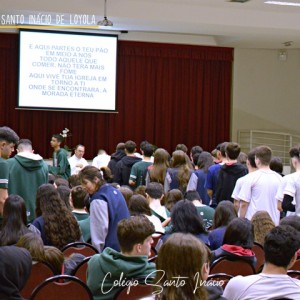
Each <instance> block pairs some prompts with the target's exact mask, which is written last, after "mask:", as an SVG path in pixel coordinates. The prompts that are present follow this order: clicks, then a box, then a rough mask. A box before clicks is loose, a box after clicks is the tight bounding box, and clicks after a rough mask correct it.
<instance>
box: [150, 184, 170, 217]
mask: <svg viewBox="0 0 300 300" xmlns="http://www.w3.org/2000/svg"><path fill="white" fill-rule="evenodd" d="M146 195H147V200H148V201H149V205H150V209H151V213H152V214H153V215H155V216H157V217H158V218H159V219H160V221H161V222H162V223H163V222H164V221H166V220H168V219H169V217H170V212H169V211H168V209H167V208H166V207H165V206H163V205H161V200H162V198H163V197H164V189H163V186H162V184H160V183H158V182H150V183H148V184H147V187H146Z"/></svg>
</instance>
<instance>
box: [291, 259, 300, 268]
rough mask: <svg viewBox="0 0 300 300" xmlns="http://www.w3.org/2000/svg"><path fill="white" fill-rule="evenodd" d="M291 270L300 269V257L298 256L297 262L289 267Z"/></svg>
mask: <svg viewBox="0 0 300 300" xmlns="http://www.w3.org/2000/svg"><path fill="white" fill-rule="evenodd" d="M289 270H296V271H300V259H299V258H298V259H297V260H296V261H295V263H294V264H293V265H292V266H291V267H290V268H289Z"/></svg>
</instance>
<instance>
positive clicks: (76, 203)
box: [71, 185, 89, 209]
mask: <svg viewBox="0 0 300 300" xmlns="http://www.w3.org/2000/svg"><path fill="white" fill-rule="evenodd" d="M85 198H89V194H88V193H87V191H86V190H85V189H84V188H83V187H82V186H81V185H78V186H75V187H73V188H72V190H71V202H72V205H73V208H75V209H83V208H84V206H85V205H84V201H85Z"/></svg>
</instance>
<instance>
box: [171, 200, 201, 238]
mask: <svg viewBox="0 0 300 300" xmlns="http://www.w3.org/2000/svg"><path fill="white" fill-rule="evenodd" d="M171 218H172V232H183V233H191V234H199V233H204V232H205V228H204V224H203V219H202V217H201V216H200V215H199V213H198V211H197V209H196V207H195V205H194V204H193V203H192V202H190V201H188V200H180V201H178V202H177V203H176V204H175V205H174V206H173V209H172V213H171Z"/></svg>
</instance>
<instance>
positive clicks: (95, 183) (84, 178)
mask: <svg viewBox="0 0 300 300" xmlns="http://www.w3.org/2000/svg"><path fill="white" fill-rule="evenodd" d="M78 175H79V179H80V182H81V185H82V186H83V187H84V188H85V189H86V191H87V192H88V193H89V194H90V195H92V194H94V193H95V192H96V191H97V190H98V189H99V188H100V187H101V186H102V185H103V184H104V183H105V182H106V181H105V179H104V178H103V176H102V174H101V172H100V171H99V170H98V169H97V168H96V167H94V166H86V167H84V168H83V169H82V170H81V171H80V172H79V174H78ZM103 175H104V174H103Z"/></svg>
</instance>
